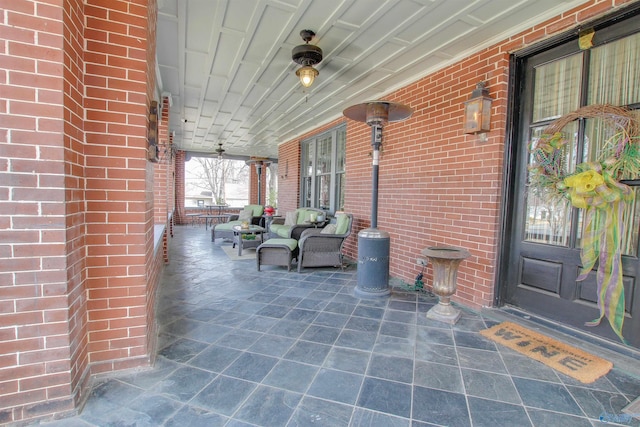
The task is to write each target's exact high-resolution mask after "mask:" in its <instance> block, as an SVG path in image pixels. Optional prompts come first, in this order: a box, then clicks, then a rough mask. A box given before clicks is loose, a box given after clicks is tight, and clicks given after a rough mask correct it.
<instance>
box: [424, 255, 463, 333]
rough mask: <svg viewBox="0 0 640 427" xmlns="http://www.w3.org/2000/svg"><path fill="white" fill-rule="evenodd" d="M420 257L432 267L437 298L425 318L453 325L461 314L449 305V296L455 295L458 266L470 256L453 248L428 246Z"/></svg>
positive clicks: (434, 291) (434, 290)
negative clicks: (422, 256) (426, 260)
mask: <svg viewBox="0 0 640 427" xmlns="http://www.w3.org/2000/svg"><path fill="white" fill-rule="evenodd" d="M422 255H424V256H426V257H427V258H429V261H431V264H432V266H433V293H434V294H436V295H437V296H438V304H436V305H435V306H434V307H433V308H432V309H431V310H429V311H428V312H427V318H428V319H433V320H438V321H440V322H445V323H449V324H455V323H456V322H457V321H458V319H460V315H461V313H460V310H458V309H457V308H455V307H453V306H452V305H451V295H453V294H455V293H456V288H457V282H456V280H457V276H458V266H459V265H460V262H462V260H464V259H466V258H468V257H470V256H471V254H470V253H469V251H467V250H466V249H463V248H456V247H454V246H430V247H428V248H426V249H423V250H422Z"/></svg>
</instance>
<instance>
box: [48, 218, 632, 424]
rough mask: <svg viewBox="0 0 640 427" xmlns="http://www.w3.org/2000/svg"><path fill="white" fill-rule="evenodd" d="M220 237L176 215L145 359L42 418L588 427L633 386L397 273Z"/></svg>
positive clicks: (612, 413) (617, 373)
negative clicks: (306, 261) (379, 281)
mask: <svg viewBox="0 0 640 427" xmlns="http://www.w3.org/2000/svg"><path fill="white" fill-rule="evenodd" d="M222 245H231V243H229V242H222V241H221V239H220V240H219V241H217V242H215V243H214V242H211V239H210V235H209V233H205V232H203V229H202V228H198V227H191V226H176V227H175V228H174V237H173V238H171V241H170V253H169V259H170V263H169V264H168V265H167V266H166V267H165V270H164V273H163V276H162V280H161V283H160V288H159V295H158V309H157V314H158V320H159V324H160V336H159V346H158V354H157V357H156V362H155V366H154V367H153V368H150V369H138V370H134V371H127V372H119V373H112V374H109V375H108V376H104V377H98V378H95V381H94V386H93V389H92V392H91V395H90V397H89V399H88V401H87V402H86V405H85V407H84V409H83V411H82V412H81V413H80V414H79V415H77V416H75V417H70V418H66V419H63V420H59V421H55V422H51V423H44V425H48V426H65V427H66V426H70V427H81V426H107V425H109V426H124V425H131V426H134V425H135V426H207V427H214V426H229V427H231V426H233V427H241V426H244V427H247V426H267V427H277V426H292V427H293V426H322V427H331V426H375V427H384V426H394V427H426V426H491V427H496V426H585V427H586V426H590V427H593V426H604V425H616V424H615V423H613V422H612V420H614V418H613V417H616V416H619V415H622V409H623V408H624V407H625V406H627V405H628V404H629V403H630V402H631V401H633V400H634V399H636V398H637V397H638V396H639V395H640V379H638V378H637V377H634V376H632V375H630V374H629V373H626V372H623V371H622V370H620V369H619V368H617V367H616V366H614V369H613V370H612V371H611V372H609V373H608V374H607V375H606V376H605V377H603V378H600V379H598V380H597V381H596V382H594V383H592V384H582V383H580V382H578V381H576V380H574V379H571V378H569V377H567V376H565V375H563V374H560V373H558V372H556V371H554V370H552V369H551V368H548V367H546V366H544V365H542V364H540V363H538V362H535V361H532V360H531V359H528V358H527V357H525V356H522V355H520V354H518V353H516V352H514V351H512V350H510V349H508V348H506V347H501V346H497V345H496V344H494V343H493V342H491V341H488V340H487V339H485V338H483V337H482V336H481V335H479V333H478V331H480V330H482V329H485V328H487V327H489V326H492V325H494V324H496V323H497V321H496V320H495V319H489V318H488V317H487V314H484V313H483V314H480V313H476V312H473V311H470V310H463V315H462V318H461V320H460V321H459V322H458V323H457V324H455V325H454V326H450V325H448V324H444V323H439V322H437V321H434V320H429V319H427V318H426V315H425V313H426V312H427V310H428V309H429V308H431V307H432V306H433V305H434V304H435V303H436V302H437V301H436V298H435V297H434V296H432V295H430V294H428V293H426V292H415V291H409V290H406V289H405V288H403V287H402V286H401V285H402V283H396V282H392V284H393V285H394V288H393V292H392V295H391V296H390V297H389V298H383V299H378V300H365V299H358V298H355V297H354V296H353V290H354V288H355V285H356V283H357V272H356V270H355V266H354V265H351V266H349V267H348V268H347V269H345V270H344V271H343V270H341V269H340V268H304V269H303V270H302V272H301V273H298V272H296V271H291V272H288V271H287V268H286V267H281V266H270V265H269V266H262V268H261V271H257V268H256V262H255V260H240V261H231V260H230V259H229V258H228V257H227V256H226V255H225V253H224V251H223V250H222V248H221V246H222ZM601 417H604V418H602V421H601V420H600V418H601ZM607 417H609V418H607ZM617 420H620V419H619V418H617ZM605 422H606V424H605ZM618 425H632V426H640V421H639V420H638V419H633V420H630V421H629V422H626V423H618Z"/></svg>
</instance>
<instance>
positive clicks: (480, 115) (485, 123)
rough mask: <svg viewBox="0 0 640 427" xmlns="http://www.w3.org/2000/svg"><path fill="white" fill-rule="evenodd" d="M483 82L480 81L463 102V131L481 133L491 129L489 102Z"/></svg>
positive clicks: (483, 135) (484, 134) (482, 134)
mask: <svg viewBox="0 0 640 427" xmlns="http://www.w3.org/2000/svg"><path fill="white" fill-rule="evenodd" d="M486 86H487V85H486V83H485V82H480V83H478V84H477V85H476V88H475V89H474V90H473V92H471V97H470V98H469V100H468V101H465V103H464V133H471V134H481V136H482V137H483V139H484V138H486V133H487V132H489V131H490V130H491V102H492V101H493V98H491V97H490V96H489V89H487V87H486Z"/></svg>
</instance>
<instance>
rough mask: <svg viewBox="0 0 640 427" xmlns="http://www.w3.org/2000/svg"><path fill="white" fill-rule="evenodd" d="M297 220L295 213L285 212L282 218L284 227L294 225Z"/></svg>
mask: <svg viewBox="0 0 640 427" xmlns="http://www.w3.org/2000/svg"><path fill="white" fill-rule="evenodd" d="M297 220H298V215H297V214H296V212H295V211H294V212H287V213H286V214H285V216H284V225H296V224H297Z"/></svg>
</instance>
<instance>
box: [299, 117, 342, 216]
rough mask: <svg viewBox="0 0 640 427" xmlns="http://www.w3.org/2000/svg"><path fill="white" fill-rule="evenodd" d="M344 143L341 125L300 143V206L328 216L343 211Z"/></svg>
mask: <svg viewBox="0 0 640 427" xmlns="http://www.w3.org/2000/svg"><path fill="white" fill-rule="evenodd" d="M346 139H347V129H346V126H345V125H341V126H338V127H336V128H334V129H331V130H329V131H327V132H324V133H322V134H320V135H317V136H314V137H313V138H309V139H306V140H304V141H302V143H301V144H302V147H301V148H302V156H301V162H300V168H301V173H300V176H301V179H300V197H301V200H300V206H304V207H312V208H318V209H322V210H324V211H326V212H328V213H331V214H332V213H334V212H335V211H337V210H342V209H343V207H344V176H345V170H344V169H345V148H346Z"/></svg>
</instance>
